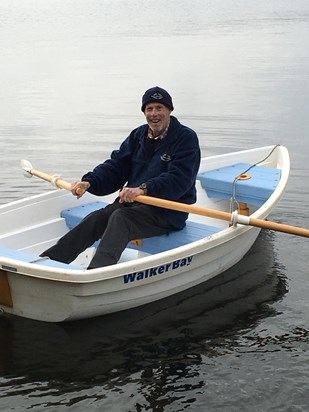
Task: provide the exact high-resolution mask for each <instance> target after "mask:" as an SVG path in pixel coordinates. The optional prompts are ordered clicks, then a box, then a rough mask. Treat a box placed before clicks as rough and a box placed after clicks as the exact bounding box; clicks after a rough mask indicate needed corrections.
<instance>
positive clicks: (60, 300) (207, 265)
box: [0, 146, 307, 322]
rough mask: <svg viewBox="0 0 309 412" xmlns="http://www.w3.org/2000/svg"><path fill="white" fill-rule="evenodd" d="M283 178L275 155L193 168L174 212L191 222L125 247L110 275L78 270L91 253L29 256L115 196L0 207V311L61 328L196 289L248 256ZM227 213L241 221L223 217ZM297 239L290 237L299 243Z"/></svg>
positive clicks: (280, 155)
mask: <svg viewBox="0 0 309 412" xmlns="http://www.w3.org/2000/svg"><path fill="white" fill-rule="evenodd" d="M289 170H290V161H289V154H288V150H287V149H286V148H285V147H283V146H267V147H261V148H257V149H251V150H244V151H238V152H234V153H229V154H225V155H219V156H212V157H205V158H203V159H202V162H201V167H200V171H199V174H198V180H197V184H196V186H197V193H198V201H197V203H196V205H194V206H191V205H182V204H179V205H180V207H181V205H182V206H183V207H188V208H189V210H188V211H190V212H191V213H190V215H189V219H188V222H187V227H186V228H185V229H183V230H182V231H179V232H173V233H171V234H170V235H167V236H161V237H156V238H150V239H143V240H141V241H140V240H137V241H136V242H133V243H134V244H132V243H130V244H129V245H128V247H127V248H126V250H125V251H124V253H123V254H122V257H121V259H120V261H119V262H118V264H117V265H113V266H108V267H103V268H99V269H92V270H86V267H87V265H88V263H89V261H90V260H91V257H92V255H93V251H94V248H95V245H94V246H93V247H91V248H89V249H87V250H86V251H85V252H83V253H82V254H81V255H80V256H79V257H78V258H77V259H76V260H75V261H74V262H72V263H71V264H70V265H67V264H64V263H60V262H56V261H52V260H48V259H47V260H46V259H40V258H39V254H40V253H41V252H42V251H43V250H45V249H47V248H48V247H50V246H51V245H53V244H54V243H55V242H56V241H57V240H58V239H59V238H60V237H61V236H62V235H63V234H65V233H66V232H67V231H68V230H69V228H71V227H72V226H74V225H75V224H77V223H78V221H79V220H80V219H82V217H83V216H85V215H86V214H88V213H89V212H90V211H92V210H94V209H95V208H98V207H102V205H104V204H106V203H110V202H112V201H113V200H114V198H115V197H116V195H115V194H113V195H109V196H105V197H96V196H93V195H91V194H89V193H86V194H85V195H84V196H83V197H82V198H81V199H79V200H78V201H77V200H76V198H75V197H74V196H72V194H71V193H70V192H68V191H65V190H52V191H50V192H46V193H44V194H40V195H36V196H32V197H28V198H25V199H23V200H19V201H15V202H12V203H9V204H6V205H2V206H0V308H1V309H2V310H3V311H4V312H6V313H8V314H14V315H18V316H22V317H27V318H31V319H36V320H42V321H48V322H61V321H69V320H75V319H82V318H89V317H94V316H99V315H104V314H107V313H112V312H117V311H121V310H125V309H129V308H133V307H137V306H140V305H144V304H146V303H149V302H153V301H156V300H159V299H162V298H165V297H167V296H170V295H173V294H175V293H178V292H181V291H183V290H185V289H188V288H190V287H193V286H195V285H197V284H200V283H202V282H205V281H207V280H208V279H211V278H213V277H214V276H216V275H218V274H220V273H222V272H223V271H225V270H227V269H229V268H230V267H231V266H233V265H235V264H236V263H237V262H238V261H239V260H241V259H242V258H243V256H244V255H245V254H246V253H247V251H248V250H249V249H250V248H251V246H252V244H253V243H254V241H255V240H256V238H257V236H258V234H259V232H260V230H261V227H264V226H263V224H264V223H263V222H264V219H266V218H267V216H268V215H269V214H270V213H271V212H272V211H273V209H274V208H275V206H276V205H277V204H278V202H279V201H280V199H281V197H282V196H283V194H284V191H285V188H286V185H287V181H288V177H289ZM32 174H34V175H35V173H32ZM47 176H48V175H47ZM237 176H238V178H237V179H235V178H236V177H237ZM239 176H240V177H239ZM40 177H41V176H40ZM43 178H44V177H43ZM45 180H48V178H47V179H45ZM231 197H232V202H231ZM140 198H141V199H140V201H142V202H144V203H147V202H148V203H151V202H153V201H154V200H153V199H152V198H148V197H147V196H140ZM157 200H158V201H159V202H160V200H159V199H157ZM163 203H164V201H163ZM151 204H153V203H151ZM231 204H232V205H233V206H234V205H235V204H237V205H238V206H240V208H241V209H242V211H241V212H235V213H233V214H232V215H231V213H230V212H231ZM160 206H162V205H161V204H160ZM176 206H177V204H174V203H173V202H170V203H168V202H167V205H163V207H171V208H174V207H176ZM211 211H213V213H211ZM203 212H204V213H203ZM240 213H244V214H240ZM248 214H249V216H247V215H248ZM231 218H232V221H231ZM267 224H269V222H266V221H265V225H266V226H265V227H268V226H267ZM274 225H276V224H274ZM281 226H284V225H281ZM269 228H273V229H275V230H281V229H280V227H279V228H278V227H276V226H274V227H272V226H270V227H269ZM288 228H291V227H288ZM296 229H297V228H295V230H296ZM303 230H304V231H305V233H304V234H302V233H297V232H295V234H300V235H303V236H307V231H306V230H305V229H303ZM282 231H288V232H289V229H288V230H284V228H283V230H282ZM289 233H293V232H291V231H290V232H289Z"/></svg>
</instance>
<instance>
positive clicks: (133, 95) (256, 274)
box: [0, 0, 309, 412]
mask: <svg viewBox="0 0 309 412" xmlns="http://www.w3.org/2000/svg"><path fill="white" fill-rule="evenodd" d="M308 50H309V3H308V1H307V0H293V1H284V0H265V1H264V0H259V1H258V2H253V1H245V0H243V1H241V0H222V1H220V2H219V1H213V0H190V1H188V0H170V1H169V2H166V1H163V0H158V1H156V2H155V3H153V2H146V1H141V0H138V1H137V0H115V1H111V0H110V1H107V0H96V1H94V0H90V1H82V0H65V1H63V0H1V2H0V63H1V66H0V73H1V77H0V85H1V86H0V87H1V103H0V142H1V166H2V167H1V172H2V179H1V181H0V189H1V198H0V203H1V204H4V203H7V202H10V201H13V200H17V199H21V198H23V197H25V196H28V195H32V194H37V193H41V192H43V191H46V190H50V186H49V185H48V184H46V183H44V182H41V181H39V180H35V178H33V179H32V180H26V179H25V178H24V177H23V175H22V173H21V168H20V166H19V162H20V160H21V159H28V160H30V161H31V162H32V164H33V166H34V167H35V168H37V169H40V170H43V171H45V172H47V173H51V174H53V173H61V174H62V176H63V178H65V179H66V180H73V179H77V178H79V177H80V175H81V174H83V173H84V172H85V171H88V170H89V169H91V168H92V167H93V166H94V165H96V164H97V163H98V162H100V161H102V160H103V159H104V158H105V157H106V156H107V155H108V154H109V152H110V151H111V150H112V149H113V148H115V147H116V146H117V145H118V144H119V143H120V142H121V141H122V140H123V138H124V137H126V136H127V135H128V133H129V132H130V131H131V129H133V128H134V127H136V126H137V125H139V124H141V123H143V122H144V119H143V114H142V113H141V111H140V99H141V95H142V94H143V92H144V90H145V89H147V88H148V87H151V86H154V85H160V86H162V87H165V88H167V89H168V90H169V91H170V92H171V94H172V96H173V98H174V105H175V112H174V114H175V115H176V116H177V117H178V118H179V119H180V120H181V121H182V122H183V123H185V124H187V125H189V126H190V127H192V128H194V129H195V130H196V131H197V132H198V134H199V137H200V142H201V146H202V150H203V154H204V155H207V154H218V153H224V152H228V151H231V150H239V149H243V148H253V147H257V146H261V145H265V144H276V143H280V144H284V145H286V146H287V147H288V148H289V151H290V156H291V166H292V167H291V176H290V181H289V186H288V189H287V192H286V195H285V197H284V199H283V201H282V202H281V203H280V205H279V206H278V207H277V209H276V211H275V212H274V213H273V215H272V216H271V219H272V220H275V221H280V222H282V223H287V224H291V225H296V226H300V227H306V228H309V212H308V204H309V190H308V186H309V185H308V173H309V163H308V154H309V124H308V113H309V110H308V109H309V75H308V73H309V57H308ZM308 296H309V270H308V239H304V238H300V237H295V236H291V235H285V234H280V233H269V232H263V233H262V234H261V235H260V237H259V239H258V241H257V242H256V244H255V245H254V247H253V248H252V250H251V252H250V253H249V255H248V256H247V257H246V258H245V259H243V261H242V262H241V263H240V264H238V265H237V266H235V267H234V268H233V269H232V270H230V271H228V272H227V273H225V274H223V275H222V276H220V277H218V278H217V279H215V280H213V281H211V282H209V283H206V284H204V285H201V286H199V287H197V288H194V289H192V290H190V291H187V292H186V293H183V294H180V295H178V296H175V297H173V298H170V299H167V300H164V301H162V302H159V303H156V304H153V305H149V306H147V307H145V308H143V309H136V310H132V311H128V312H125V313H121V314H114V315H111V316H107V317H101V318H97V319H92V320H86V321H81V322H74V323H71V324H61V325H58V324H55V325H54V324H45V323H41V322H34V321H30V320H25V319H18V318H6V317H3V316H2V317H0V410H1V412H2V411H25V410H27V411H28V410H29V411H35V412H37V411H48V412H51V411H57V412H58V411H71V410H72V411H108V412H134V411H137V412H141V411H156V412H180V411H201V412H203V411H207V412H213V411H220V412H238V411H248V412H249V411H250V412H255V411H256V412H261V411H273V412H278V411H280V412H281V411H282V412H283V411H288V412H294V411H295V412H296V411H297V412H298V411H308V410H309V390H308V389H309V363H308V361H309V357H308V342H309V325H308V323H309V315H308V312H309V310H308V309H309V303H308V302H309V300H308Z"/></svg>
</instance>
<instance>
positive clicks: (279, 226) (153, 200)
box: [135, 196, 309, 237]
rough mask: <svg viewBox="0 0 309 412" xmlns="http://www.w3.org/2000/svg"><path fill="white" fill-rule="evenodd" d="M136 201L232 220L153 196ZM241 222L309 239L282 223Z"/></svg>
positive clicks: (308, 233)
mask: <svg viewBox="0 0 309 412" xmlns="http://www.w3.org/2000/svg"><path fill="white" fill-rule="evenodd" d="M135 200H136V201H138V202H140V203H144V204H147V205H152V206H158V207H163V208H165V209H173V210H178V211H180V212H186V213H193V214H196V215H202V216H208V217H213V218H215V219H221V220H226V221H228V222H230V221H231V220H232V214H231V213H227V212H221V211H220V210H213V209H206V208H205V207H200V206H195V205H188V204H185V203H179V202H174V201H171V200H165V199H159V198H156V197H151V196H137V197H136V198H135ZM241 217H242V216H240V218H241ZM240 220H241V221H240V222H238V223H240V224H245V225H249V226H255V227H259V228H261V229H270V230H276V231H278V232H283V233H289V234H292V235H297V236H303V237H309V230H308V229H303V228H299V227H296V226H289V225H284V224H281V223H275V222H269V221H267V220H263V219H255V218H247V217H246V218H245V219H240Z"/></svg>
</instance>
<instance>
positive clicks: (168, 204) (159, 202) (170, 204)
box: [134, 196, 232, 222]
mask: <svg viewBox="0 0 309 412" xmlns="http://www.w3.org/2000/svg"><path fill="white" fill-rule="evenodd" d="M134 200H136V201H137V202H140V203H144V204H145V205H151V206H158V207H163V208H164V209H172V210H177V211H179V212H186V213H193V214H195V215H201V216H208V217H213V218H215V219H221V220H226V221H228V222H229V221H230V220H231V217H232V215H231V213H228V212H221V211H220V210H213V209H207V208H205V207H200V206H196V205H188V204H186V203H180V202H174V201H172V200H165V199H160V198H157V197H151V196H137V197H136V198H135V199H134Z"/></svg>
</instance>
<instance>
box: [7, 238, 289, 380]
mask: <svg viewBox="0 0 309 412" xmlns="http://www.w3.org/2000/svg"><path fill="white" fill-rule="evenodd" d="M272 237H273V235H272V234H271V233H266V232H265V233H262V234H261V235H260V237H259V238H258V240H257V242H256V244H255V245H254V247H253V248H252V249H251V251H250V252H249V253H248V255H247V256H246V257H245V258H244V259H243V260H242V261H241V262H240V263H239V264H237V265H236V266H235V267H234V268H232V269H231V270H229V271H227V272H225V273H224V274H222V275H221V276H219V277H217V278H216V279H213V280H211V281H209V282H206V283H204V284H203V285H200V286H198V287H195V288H193V289H191V290H189V291H186V292H183V293H181V294H178V295H176V296H173V297H171V298H168V299H164V300H162V301H160V302H156V303H153V304H149V305H147V306H144V307H142V308H136V309H133V310H130V311H126V312H122V313H116V314H112V315H109V316H105V317H100V318H95V319H90V320H83V321H77V322H71V323H65V324H48V323H43V322H36V321H31V320H27V319H22V318H18V317H6V316H2V317H0V347H1V351H0V372H1V375H2V376H7V377H13V376H15V377H18V376H24V377H25V379H27V380H28V379H29V378H31V379H35V380H44V381H45V380H48V379H56V380H62V381H75V382H76V381H78V382H88V380H89V379H91V382H92V384H93V382H95V381H100V382H102V381H103V382H104V383H106V384H107V383H108V382H109V381H110V379H111V378H112V377H114V379H116V377H117V379H125V377H126V376H129V375H131V374H132V373H135V372H138V371H142V373H143V375H144V376H146V375H147V374H149V373H151V369H152V367H153V366H154V365H158V363H160V362H164V361H166V360H168V363H169V364H170V365H171V362H174V361H176V366H177V363H182V364H183V367H180V365H179V364H178V366H177V370H178V369H179V368H180V370H181V369H182V368H184V371H183V373H185V370H186V365H192V364H195V363H199V362H200V361H201V357H203V356H206V357H209V358H211V357H213V356H219V355H220V353H222V348H223V347H224V348H225V349H227V348H229V349H231V348H232V347H233V346H234V345H237V341H238V338H239V333H240V331H242V330H244V329H248V328H253V327H254V326H255V325H256V323H257V322H258V321H259V320H261V319H263V318H265V317H268V316H274V315H276V310H275V309H274V307H273V305H272V303H273V302H275V301H278V300H279V299H281V298H282V297H283V296H284V294H285V293H286V292H287V284H286V279H285V276H284V273H283V272H284V269H283V268H280V267H279V266H278V264H277V263H276V255H275V252H274V250H273V239H272ZM180 359H181V361H179V362H177V360H180ZM176 366H175V367H176ZM177 373H178V372H177ZM171 375H172V373H171V371H169V372H168V373H167V376H171ZM118 383H119V382H118Z"/></svg>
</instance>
